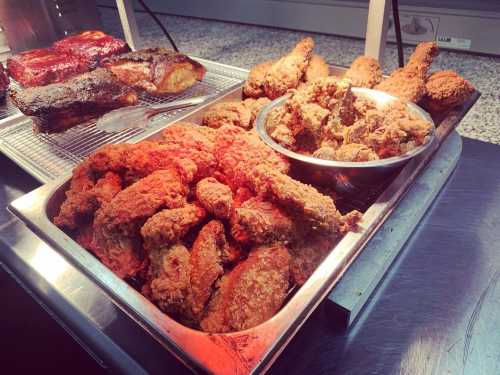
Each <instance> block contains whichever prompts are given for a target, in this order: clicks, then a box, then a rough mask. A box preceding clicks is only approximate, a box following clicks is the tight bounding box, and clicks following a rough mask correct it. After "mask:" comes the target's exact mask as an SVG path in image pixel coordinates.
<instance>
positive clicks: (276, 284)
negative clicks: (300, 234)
mask: <svg viewBox="0 0 500 375" xmlns="http://www.w3.org/2000/svg"><path fill="white" fill-rule="evenodd" d="M289 275H290V255H289V253H288V250H287V249H286V247H284V246H280V245H272V246H264V247H259V248H256V249H253V250H252V251H251V252H250V255H249V257H248V258H247V260H245V261H243V262H241V263H239V264H238V265H237V266H236V267H235V268H234V269H233V270H232V271H231V272H229V273H228V274H226V275H225V276H224V277H223V279H222V280H221V282H220V283H219V285H218V289H217V292H216V293H215V294H214V296H213V297H212V299H211V300H210V303H209V306H208V311H207V314H206V315H205V317H204V318H203V319H202V321H201V323H200V326H201V328H202V329H203V330H204V331H206V332H212V333H223V332H231V331H240V330H244V329H248V328H252V327H255V326H257V325H259V324H261V323H263V322H265V321H266V320H268V319H270V318H271V317H272V316H273V315H274V314H275V313H276V312H277V311H278V310H279V308H280V307H281V305H282V304H283V302H284V300H285V298H286V294H287V291H288V288H289V282H288V279H289Z"/></svg>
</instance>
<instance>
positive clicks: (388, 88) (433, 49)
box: [375, 42, 439, 103]
mask: <svg viewBox="0 0 500 375" xmlns="http://www.w3.org/2000/svg"><path fill="white" fill-rule="evenodd" d="M438 52H439V51H438V47H437V44H436V43H435V42H425V43H420V44H419V45H417V47H416V48H415V51H414V52H413V54H412V55H411V56H410V59H409V60H408V63H407V64H406V65H405V66H404V67H403V68H400V69H396V70H395V71H394V72H392V73H391V75H390V76H389V78H387V79H386V80H384V81H382V82H381V83H380V84H378V85H377V86H375V89H377V90H382V91H385V92H387V93H389V94H392V95H395V96H397V97H399V98H400V99H402V100H405V101H410V102H413V103H417V102H418V101H419V100H420V99H422V97H423V96H424V94H425V79H426V76H427V71H428V70H429V67H430V65H431V64H432V60H433V59H434V57H435V56H437V54H438Z"/></svg>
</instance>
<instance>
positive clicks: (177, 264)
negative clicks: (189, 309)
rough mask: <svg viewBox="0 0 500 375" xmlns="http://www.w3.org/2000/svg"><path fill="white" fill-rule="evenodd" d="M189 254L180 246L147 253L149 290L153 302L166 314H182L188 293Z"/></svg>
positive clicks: (156, 249)
mask: <svg viewBox="0 0 500 375" xmlns="http://www.w3.org/2000/svg"><path fill="white" fill-rule="evenodd" d="M189 259H190V253H189V250H188V249H186V248H185V247H184V246H183V245H181V244H175V245H172V246H166V247H158V248H155V249H153V250H152V251H151V252H150V253H149V260H150V266H149V278H150V280H151V281H150V283H149V288H150V296H151V299H152V300H153V302H155V303H156V304H157V305H158V307H159V308H160V309H161V310H162V311H164V312H166V313H183V312H184V310H185V304H186V298H187V296H188V293H189V286H190V280H189V276H190V273H191V264H190V262H189Z"/></svg>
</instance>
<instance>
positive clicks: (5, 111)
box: [0, 58, 248, 183]
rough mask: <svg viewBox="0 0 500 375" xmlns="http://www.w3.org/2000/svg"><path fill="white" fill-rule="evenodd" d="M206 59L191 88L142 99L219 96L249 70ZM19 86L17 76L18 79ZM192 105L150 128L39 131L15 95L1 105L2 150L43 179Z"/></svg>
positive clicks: (142, 136)
mask: <svg viewBox="0 0 500 375" xmlns="http://www.w3.org/2000/svg"><path fill="white" fill-rule="evenodd" d="M194 59H195V60H197V61H199V62H200V63H201V64H203V65H204V66H205V67H206V69H207V73H206V74H205V77H204V78H203V81H201V82H197V83H196V84H195V85H194V86H193V87H191V88H189V89H188V90H186V91H184V92H182V93H180V94H176V95H168V96H164V97H155V96H151V95H147V94H143V95H141V96H140V98H139V102H140V103H142V104H159V103H167V102H171V101H175V100H180V99H185V98H192V97H196V96H202V95H214V97H217V96H219V95H223V94H224V93H226V92H227V91H229V90H231V89H233V88H235V87H237V86H240V85H241V83H242V82H243V81H244V80H245V79H246V77H247V75H248V71H247V70H244V69H240V68H236V67H233V66H228V65H224V64H219V63H216V62H213V61H208V60H203V59H199V58H194ZM12 84H13V85H14V86H15V85H16V83H15V82H13V83H12ZM197 108H199V107H191V108H185V109H179V110H175V111H170V112H166V113H163V114H161V115H158V116H157V117H155V118H154V120H153V121H151V122H150V123H149V124H148V126H147V127H146V128H145V129H125V130H123V131H120V132H114V133H106V132H104V131H101V130H98V129H97V128H96V127H95V120H94V121H90V122H87V123H84V124H81V125H78V126H75V127H73V128H71V129H68V130H66V131H65V132H62V133H54V134H35V133H34V132H33V130H32V128H33V124H32V120H31V119H30V118H29V117H26V116H24V115H23V114H22V113H21V112H19V110H18V109H17V108H16V107H15V106H13V104H12V103H11V102H10V99H8V100H7V102H6V104H5V105H4V106H2V107H0V151H2V152H3V153H4V154H5V155H7V156H8V157H9V158H10V159H12V160H13V161H14V162H15V163H17V164H18V165H19V166H20V167H21V168H23V169H24V170H25V171H26V172H28V173H29V174H30V175H32V176H33V177H34V178H36V179H37V180H38V181H40V182H42V183H46V182H49V181H54V180H55V179H57V178H59V177H61V176H64V175H65V174H67V173H69V172H70V171H71V170H72V169H73V167H74V166H75V165H76V164H78V163H79V162H81V161H82V160H83V159H84V158H85V157H86V156H88V155H89V154H91V153H92V152H94V151H95V150H96V149H97V148H99V147H101V146H102V145H104V144H109V143H125V142H130V143H135V142H138V141H140V140H142V139H145V138H147V137H148V136H150V135H151V134H154V133H155V132H156V131H158V129H160V128H163V127H164V126H165V123H167V122H172V121H176V120H177V119H178V118H179V117H181V116H183V115H185V114H186V113H190V112H192V111H193V110H196V109H197Z"/></svg>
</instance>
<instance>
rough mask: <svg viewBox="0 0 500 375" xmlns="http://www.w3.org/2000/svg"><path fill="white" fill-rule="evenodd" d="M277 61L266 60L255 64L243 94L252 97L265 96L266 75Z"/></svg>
mask: <svg viewBox="0 0 500 375" xmlns="http://www.w3.org/2000/svg"><path fill="white" fill-rule="evenodd" d="M274 63H275V61H265V62H263V63H261V64H257V65H255V66H254V67H253V68H252V69H251V70H250V73H249V74H248V78H247V80H246V81H245V85H244V86H243V94H244V95H245V96H248V97H251V98H259V97H261V96H264V82H265V77H266V74H267V72H268V71H269V69H270V68H271V66H272V65H273V64H274Z"/></svg>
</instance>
